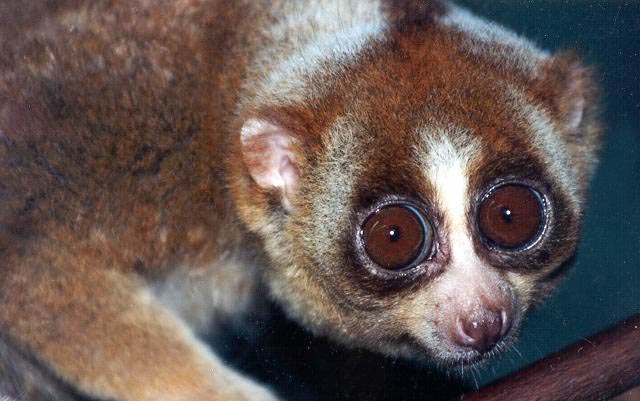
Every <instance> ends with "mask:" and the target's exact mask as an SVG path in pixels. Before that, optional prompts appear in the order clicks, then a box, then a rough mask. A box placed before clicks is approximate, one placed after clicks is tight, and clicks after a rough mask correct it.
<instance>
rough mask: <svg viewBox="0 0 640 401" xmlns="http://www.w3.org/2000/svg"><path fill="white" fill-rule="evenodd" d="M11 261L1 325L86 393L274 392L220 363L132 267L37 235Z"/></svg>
mask: <svg viewBox="0 0 640 401" xmlns="http://www.w3.org/2000/svg"><path fill="white" fill-rule="evenodd" d="M47 249H51V251H49V252H47ZM10 262H11V266H13V267H11V266H8V267H9V269H8V270H9V271H11V270H13V271H14V272H15V271H19V274H16V273H13V274H12V273H10V272H9V274H8V275H7V276H5V278H4V280H3V287H4V288H2V291H1V292H0V293H2V294H3V296H4V300H3V306H2V308H0V327H1V328H2V331H3V334H8V336H9V338H14V339H19V341H20V344H22V345H21V347H23V348H25V349H22V351H23V352H26V353H28V354H31V355H37V358H38V363H40V364H42V365H43V366H45V367H47V368H49V369H50V370H51V371H53V372H55V374H56V376H58V377H60V378H61V379H62V381H64V382H67V383H70V384H72V386H73V387H74V388H76V389H78V390H80V391H82V392H83V393H84V394H87V395H90V396H93V397H96V398H100V399H110V400H121V401H125V400H126V401H196V400H198V401H214V400H216V401H217V400H273V399H274V397H273V396H272V395H270V394H269V393H268V391H266V390H264V389H262V388H261V387H259V386H258V385H256V384H253V383H252V382H250V381H249V380H248V379H244V378H242V377H240V375H238V374H237V373H235V372H233V371H232V370H231V369H229V368H228V367H226V366H225V365H224V364H223V363H222V362H221V361H220V360H219V359H218V358H217V357H215V355H213V354H212V353H211V352H209V351H208V350H207V348H206V347H205V346H204V345H202V344H201V343H200V342H199V340H197V339H196V338H195V337H194V336H193V335H192V334H191V333H190V331H189V330H188V329H187V328H186V327H185V326H184V325H183V323H182V322H180V321H178V320H177V319H176V318H174V316H173V315H171V314H170V313H169V312H168V311H166V310H165V309H164V308H163V307H162V305H160V304H159V303H158V302H157V301H156V300H155V298H154V296H153V295H152V294H151V293H150V292H149V291H148V290H147V289H146V288H145V287H144V286H143V285H141V283H139V282H137V279H135V278H134V276H132V275H126V274H123V273H121V272H118V271H116V270H115V269H106V268H96V267H95V265H96V264H103V263H107V262H106V261H104V260H98V259H96V258H82V257H78V256H76V255H73V254H69V253H66V252H64V251H62V250H60V249H59V248H54V247H48V246H47V245H44V244H43V245H42V246H41V248H40V250H39V251H38V254H37V255H35V256H29V257H19V258H15V259H12V260H10ZM113 263H115V262H113ZM16 266H17V267H16ZM19 396H20V395H19Z"/></svg>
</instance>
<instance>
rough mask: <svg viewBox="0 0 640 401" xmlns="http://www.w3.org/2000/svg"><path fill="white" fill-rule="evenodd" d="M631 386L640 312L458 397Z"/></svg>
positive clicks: (574, 396)
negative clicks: (586, 338) (473, 391)
mask: <svg viewBox="0 0 640 401" xmlns="http://www.w3.org/2000/svg"><path fill="white" fill-rule="evenodd" d="M636 385H640V314H638V315H634V316H632V317H630V318H628V319H626V320H625V321H623V322H622V323H619V324H617V325H615V326H613V327H611V328H609V329H607V330H604V331H602V332H600V333H598V334H596V335H594V336H593V337H591V338H590V339H588V340H583V341H580V342H578V343H576V344H574V345H572V346H569V347H567V348H565V349H563V350H561V351H559V352H557V353H555V354H553V355H551V356H549V357H547V358H544V359H542V360H540V361H538V362H536V363H534V364H532V365H530V366H529V367H526V368H524V369H522V370H520V371H518V372H516V373H514V374H512V375H510V376H507V377H505V378H503V379H499V380H498V381H496V382H494V383H492V384H489V385H488V386H486V387H484V388H482V389H480V390H479V391H478V392H475V393H471V394H465V395H463V396H461V397H460V400H464V401H498V400H501V401H508V400H518V401H596V400H607V399H609V398H611V397H614V396H616V395H619V394H621V393H623V392H624V391H626V390H628V389H630V388H632V387H634V386H636Z"/></svg>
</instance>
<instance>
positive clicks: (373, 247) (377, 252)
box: [360, 204, 432, 270]
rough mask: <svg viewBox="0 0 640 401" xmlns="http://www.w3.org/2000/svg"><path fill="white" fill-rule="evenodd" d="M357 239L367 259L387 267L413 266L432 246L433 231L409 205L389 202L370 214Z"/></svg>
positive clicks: (388, 268)
mask: <svg viewBox="0 0 640 401" xmlns="http://www.w3.org/2000/svg"><path fill="white" fill-rule="evenodd" d="M360 239H361V241H362V245H364V250H365V251H366V253H367V255H368V257H369V259H370V260H371V261H373V262H374V263H375V264H377V265H378V266H380V267H381V268H383V269H386V270H400V269H404V268H406V267H409V266H411V265H414V266H415V265H416V263H417V262H420V261H421V260H422V258H423V257H424V256H425V255H426V253H427V251H428V250H429V249H430V248H431V242H432V231H431V227H430V226H429V224H428V223H427V222H426V221H425V219H424V217H422V215H421V214H420V212H419V211H418V210H417V209H416V208H414V207H413V206H411V205H407V204H392V205H388V206H385V207H383V208H381V209H378V210H376V211H374V212H373V213H371V214H370V215H369V216H368V217H367V218H366V219H365V221H364V224H363V225H362V229H361V232H360Z"/></svg>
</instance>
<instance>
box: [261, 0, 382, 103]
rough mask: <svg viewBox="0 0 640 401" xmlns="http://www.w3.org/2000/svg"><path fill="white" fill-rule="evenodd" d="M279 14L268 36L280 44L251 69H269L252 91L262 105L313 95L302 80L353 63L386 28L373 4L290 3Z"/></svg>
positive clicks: (295, 100) (355, 2)
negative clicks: (350, 61)
mask: <svg viewBox="0 0 640 401" xmlns="http://www.w3.org/2000/svg"><path fill="white" fill-rule="evenodd" d="M284 12H285V13H286V15H285V16H284V17H280V19H281V22H280V23H279V24H276V25H275V26H274V27H273V28H271V29H270V31H269V34H270V35H269V36H270V37H272V38H273V39H274V43H284V44H285V45H284V46H283V47H280V46H278V47H277V48H276V49H268V50H266V51H265V52H264V53H262V54H261V55H259V57H258V60H259V61H258V63H257V65H255V66H254V69H255V71H268V73H267V74H266V76H262V77H261V78H260V81H261V82H260V84H259V89H258V93H257V96H258V97H259V98H260V99H261V101H262V102H266V103H267V104H269V103H274V102H275V103H278V102H282V101H283V99H286V102H287V103H289V102H291V103H293V102H300V101H303V100H305V99H309V98H310V97H311V96H313V95H317V94H315V93H312V92H311V91H310V89H311V88H310V87H309V85H308V83H306V82H305V79H306V78H307V77H309V76H312V75H313V74H315V73H318V72H324V73H331V71H323V69H325V68H327V67H329V66H331V68H334V69H335V68H339V66H340V65H343V64H345V63H347V62H349V60H353V59H354V58H355V57H356V55H357V54H358V53H359V52H360V51H361V50H362V49H363V48H364V47H365V46H366V45H367V44H368V43H371V42H372V41H373V40H375V39H381V38H382V37H383V33H384V31H385V28H386V26H387V22H386V20H385V18H384V15H383V14H382V12H381V6H380V2H379V1H377V0H370V1H353V2H350V1H342V2H335V1H333V0H325V1H316V2H309V3H307V2H293V3H292V5H291V8H290V9H287V10H284ZM275 18H278V16H275ZM271 66H273V67H271Z"/></svg>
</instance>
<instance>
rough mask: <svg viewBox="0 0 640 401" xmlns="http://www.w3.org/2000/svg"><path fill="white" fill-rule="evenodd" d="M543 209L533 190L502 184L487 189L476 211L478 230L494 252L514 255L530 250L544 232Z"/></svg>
mask: <svg viewBox="0 0 640 401" xmlns="http://www.w3.org/2000/svg"><path fill="white" fill-rule="evenodd" d="M546 219H547V209H546V202H545V199H544V197H543V196H542V195H541V194H540V192H538V191H537V190H536V189H534V188H532V187H530V186H528V185H525V184H521V183H506V184H501V185H498V186H496V187H493V188H491V189H489V190H488V191H487V192H486V193H485V195H484V196H483V197H482V199H481V201H480V204H479V206H478V210H477V224H478V229H479V231H480V233H481V234H482V236H483V237H484V238H485V240H486V241H487V242H488V243H489V244H490V245H491V246H492V247H495V248H499V249H503V250H507V251H516V250H522V249H526V248H528V247H530V246H531V245H533V244H534V243H536V242H537V241H538V239H539V238H540V237H541V236H542V233H543V231H544V227H545V223H546Z"/></svg>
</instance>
